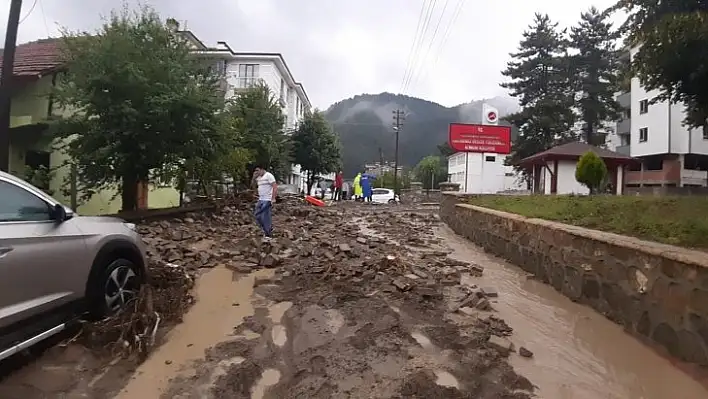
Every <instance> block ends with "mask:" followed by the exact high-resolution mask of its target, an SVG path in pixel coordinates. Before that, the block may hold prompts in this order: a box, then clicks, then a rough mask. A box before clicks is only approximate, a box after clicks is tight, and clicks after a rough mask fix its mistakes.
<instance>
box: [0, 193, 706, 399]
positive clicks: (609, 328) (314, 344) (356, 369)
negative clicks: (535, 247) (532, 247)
mask: <svg viewBox="0 0 708 399" xmlns="http://www.w3.org/2000/svg"><path fill="white" fill-rule="evenodd" d="M435 211H436V208H426V207H420V206H419V207H415V208H405V207H389V206H366V205H363V204H346V205H342V204H338V205H337V206H333V207H329V208H325V209H322V208H314V207H307V206H303V205H300V204H298V203H295V202H292V203H284V204H278V205H276V214H275V228H276V236H277V238H276V239H275V240H274V241H273V242H270V243H265V242H262V241H261V240H260V239H259V238H257V236H258V232H257V231H256V229H255V227H254V226H253V224H252V221H251V217H250V214H249V212H248V210H247V209H240V208H239V207H232V208H227V209H225V210H224V211H223V212H221V213H219V214H216V215H190V216H188V217H186V218H183V219H180V220H173V221H170V222H166V221H163V222H159V223H152V224H149V225H144V226H142V227H141V228H142V229H143V233H144V234H145V236H146V241H147V242H148V243H149V244H150V245H151V246H152V251H151V252H152V256H154V257H155V258H156V259H159V260H160V261H164V262H171V263H173V264H180V265H186V266H185V270H186V272H187V273H188V274H190V275H191V276H193V277H194V280H195V281H196V284H195V286H194V289H193V291H192V295H193V296H194V298H195V301H193V302H194V304H193V305H192V306H191V308H189V310H188V312H187V313H186V314H185V315H184V317H183V320H182V322H181V323H179V324H176V325H175V326H174V328H171V329H169V330H168V328H169V327H171V326H164V331H165V334H166V335H165V336H162V337H161V339H160V341H161V342H162V344H161V345H160V346H159V347H157V348H156V349H155V350H154V351H153V352H152V353H151V354H150V356H149V357H148V358H147V359H146V360H145V361H144V362H142V363H141V364H139V365H138V361H137V360H135V359H133V358H131V357H128V358H127V359H126V358H125V356H117V357H116V356H112V357H105V356H103V357H99V356H98V355H95V354H94V351H91V350H88V349H86V348H85V346H82V345H81V344H80V343H78V342H72V343H69V344H67V345H64V346H56V347H54V348H51V349H50V350H49V351H48V353H46V354H45V355H44V356H42V357H41V358H39V359H38V360H36V361H34V362H32V363H31V364H30V365H28V366H26V367H24V368H21V369H20V370H18V371H16V372H14V373H12V374H11V375H9V376H8V377H6V378H5V379H4V380H3V381H2V382H0V398H3V399H4V398H10V399H14V398H18V399H19V398H22V399H31V398H56V397H61V398H82V397H83V398H85V397H90V398H113V397H117V398H125V399H130V398H278V399H280V398H424V397H426V398H529V397H541V398H551V399H555V398H560V399H563V398H582V399H585V398H651V399H654V398H656V399H659V398H675V397H682V398H683V397H686V398H700V397H708V391H707V390H705V388H704V387H703V386H702V385H700V384H699V383H697V382H696V381H694V380H693V379H691V378H690V377H688V376H687V375H686V374H684V373H683V372H681V371H680V370H679V369H678V368H676V367H674V366H673V365H672V364H671V363H670V362H669V361H668V360H666V359H664V358H662V357H660V356H658V355H656V354H655V353H654V352H653V351H651V350H650V349H648V348H646V347H644V346H643V345H641V344H640V343H638V342H637V341H635V340H634V339H633V338H631V337H629V336H627V335H625V334H624V333H623V332H622V331H621V329H619V327H617V326H615V325H614V324H612V323H611V322H609V321H607V320H605V319H604V318H603V317H602V316H599V315H597V314H595V313H593V312H592V311H591V310H589V309H587V308H584V307H582V306H578V305H576V304H573V303H571V302H570V301H569V300H567V299H565V298H563V297H561V296H560V295H559V294H557V293H555V292H554V291H553V289H552V288H550V287H547V286H544V285H542V284H539V283H537V282H535V281H533V280H530V279H528V278H527V276H526V275H525V274H524V273H523V272H521V271H520V270H519V269H518V268H515V267H513V266H511V265H508V264H505V263H504V262H502V261H500V260H498V259H496V258H493V257H490V256H487V255H486V254H484V253H482V252H481V251H480V250H479V249H478V248H476V247H475V246H473V245H471V244H470V243H469V242H467V241H465V240H463V239H461V238H460V237H458V236H455V235H454V234H453V233H452V232H451V231H450V230H448V229H447V228H446V227H445V226H443V225H442V224H441V223H440V222H439V219H438V218H437V216H436V214H435ZM178 302H179V301H178ZM72 377H73V378H72Z"/></svg>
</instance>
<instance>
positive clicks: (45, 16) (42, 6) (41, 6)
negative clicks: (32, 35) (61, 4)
mask: <svg viewBox="0 0 708 399" xmlns="http://www.w3.org/2000/svg"><path fill="white" fill-rule="evenodd" d="M39 11H40V12H41V13H42V21H43V22H44V29H45V30H46V31H47V37H49V35H50V33H49V25H47V14H45V13H44V5H42V0H39Z"/></svg>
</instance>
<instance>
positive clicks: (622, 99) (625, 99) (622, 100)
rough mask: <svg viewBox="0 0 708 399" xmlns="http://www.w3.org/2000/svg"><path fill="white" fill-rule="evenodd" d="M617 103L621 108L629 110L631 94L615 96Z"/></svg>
mask: <svg viewBox="0 0 708 399" xmlns="http://www.w3.org/2000/svg"><path fill="white" fill-rule="evenodd" d="M617 102H618V103H619V105H620V106H621V107H622V108H630V107H631V106H632V94H631V93H630V92H627V93H622V94H620V95H619V96H617Z"/></svg>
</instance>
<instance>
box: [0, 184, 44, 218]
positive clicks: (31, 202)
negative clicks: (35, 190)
mask: <svg viewBox="0 0 708 399" xmlns="http://www.w3.org/2000/svg"><path fill="white" fill-rule="evenodd" d="M0 198H2V201H0V222H30V221H45V220H51V219H52V215H51V212H50V209H49V204H47V203H46V202H44V200H42V199H41V198H39V197H37V196H36V195H34V194H32V193H31V192H29V191H27V190H25V189H23V188H21V187H18V186H16V185H14V184H10V183H8V182H6V181H1V180H0Z"/></svg>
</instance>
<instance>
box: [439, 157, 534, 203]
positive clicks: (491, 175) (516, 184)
mask: <svg viewBox="0 0 708 399" xmlns="http://www.w3.org/2000/svg"><path fill="white" fill-rule="evenodd" d="M505 159H506V155H504V154H493V153H483V154H481V153H472V152H458V153H455V154H452V155H450V156H449V157H448V158H447V174H448V180H449V181H450V182H452V183H457V184H459V185H460V192H463V193H467V194H497V193H501V192H509V191H520V190H525V189H526V183H525V182H524V181H523V180H522V179H521V178H520V176H519V175H517V174H516V173H515V172H514V168H513V167H512V166H508V165H504V160H505ZM465 177H466V179H465Z"/></svg>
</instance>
